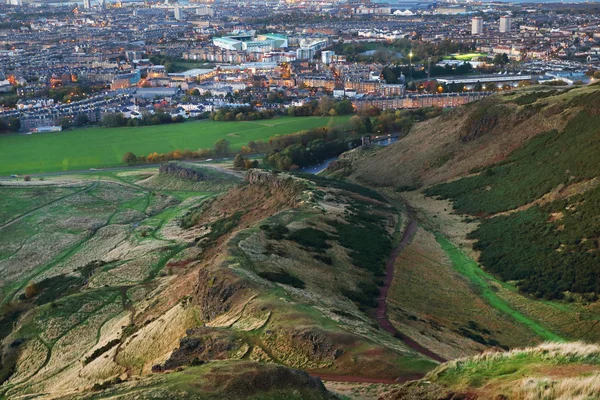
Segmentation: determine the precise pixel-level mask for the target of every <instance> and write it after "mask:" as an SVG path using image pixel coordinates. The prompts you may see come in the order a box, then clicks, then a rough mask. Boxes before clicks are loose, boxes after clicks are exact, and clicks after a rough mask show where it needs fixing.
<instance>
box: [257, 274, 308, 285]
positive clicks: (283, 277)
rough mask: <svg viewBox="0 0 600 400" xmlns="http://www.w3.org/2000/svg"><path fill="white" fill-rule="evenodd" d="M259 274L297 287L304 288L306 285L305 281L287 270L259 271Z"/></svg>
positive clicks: (272, 280) (264, 277) (270, 279)
mask: <svg viewBox="0 0 600 400" xmlns="http://www.w3.org/2000/svg"><path fill="white" fill-rule="evenodd" d="M258 276H260V277H261V278H263V279H266V280H268V281H271V282H277V283H282V284H284V285H289V286H292V287H295V288H297V289H304V286H305V284H304V281H302V280H301V279H299V278H296V277H295V276H293V275H291V274H290V273H289V272H287V271H285V270H280V271H279V272H259V273H258Z"/></svg>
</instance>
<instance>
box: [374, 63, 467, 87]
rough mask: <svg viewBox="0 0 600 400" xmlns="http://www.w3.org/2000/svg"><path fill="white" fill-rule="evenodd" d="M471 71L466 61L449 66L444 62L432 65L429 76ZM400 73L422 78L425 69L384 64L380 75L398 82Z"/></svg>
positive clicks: (389, 80) (387, 79) (424, 74)
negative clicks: (440, 64)
mask: <svg viewBox="0 0 600 400" xmlns="http://www.w3.org/2000/svg"><path fill="white" fill-rule="evenodd" d="M471 72H473V66H472V65H471V63H468V62H466V63H463V64H461V65H458V66H451V65H449V64H446V65H445V66H443V67H441V66H439V65H432V66H431V74H430V76H432V77H433V76H444V75H464V74H469V73H471ZM400 74H402V75H404V76H405V77H406V78H409V77H412V78H413V79H424V78H427V69H426V68H424V69H415V68H414V66H410V67H409V66H395V67H393V66H392V67H390V66H386V67H384V68H383V69H382V70H381V75H382V76H383V79H384V80H385V82H386V83H391V84H397V83H400Z"/></svg>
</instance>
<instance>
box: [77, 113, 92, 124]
mask: <svg viewBox="0 0 600 400" xmlns="http://www.w3.org/2000/svg"><path fill="white" fill-rule="evenodd" d="M89 122H90V119H89V118H88V116H87V114H79V115H78V116H77V117H75V125H77V126H85V125H87V124H88V123H89Z"/></svg>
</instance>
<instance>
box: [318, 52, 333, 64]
mask: <svg viewBox="0 0 600 400" xmlns="http://www.w3.org/2000/svg"><path fill="white" fill-rule="evenodd" d="M333 56H335V51H331V50H325V51H323V52H321V62H322V63H323V64H326V65H329V64H331V62H332V61H333V60H332V59H333Z"/></svg>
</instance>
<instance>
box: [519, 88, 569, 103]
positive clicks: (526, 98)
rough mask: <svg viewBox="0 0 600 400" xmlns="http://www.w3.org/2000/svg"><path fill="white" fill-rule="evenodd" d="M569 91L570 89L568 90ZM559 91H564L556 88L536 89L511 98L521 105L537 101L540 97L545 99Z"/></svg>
mask: <svg viewBox="0 0 600 400" xmlns="http://www.w3.org/2000/svg"><path fill="white" fill-rule="evenodd" d="M567 91H568V90H567ZM558 93H562V92H560V91H558V90H556V89H553V90H535V91H532V92H529V93H526V94H524V95H522V96H519V97H517V98H516V99H514V100H511V103H515V104H517V105H519V106H524V105H527V104H532V103H535V102H536V101H537V100H539V99H545V98H547V97H552V96H555V95H556V94H558Z"/></svg>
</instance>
